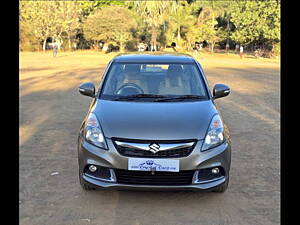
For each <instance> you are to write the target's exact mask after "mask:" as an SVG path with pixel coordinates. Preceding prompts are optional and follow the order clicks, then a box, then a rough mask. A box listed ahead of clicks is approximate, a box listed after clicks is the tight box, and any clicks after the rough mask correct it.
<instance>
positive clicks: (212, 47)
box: [210, 43, 215, 53]
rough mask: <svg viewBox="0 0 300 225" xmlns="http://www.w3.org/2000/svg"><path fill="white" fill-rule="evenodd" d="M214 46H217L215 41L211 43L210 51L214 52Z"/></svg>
mask: <svg viewBox="0 0 300 225" xmlns="http://www.w3.org/2000/svg"><path fill="white" fill-rule="evenodd" d="M214 46H215V43H211V52H210V53H213V52H214Z"/></svg>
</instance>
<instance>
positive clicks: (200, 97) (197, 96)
mask: <svg viewBox="0 0 300 225" xmlns="http://www.w3.org/2000/svg"><path fill="white" fill-rule="evenodd" d="M188 99H190V100H193V99H206V97H205V96H200V95H181V96H174V97H168V98H162V99H156V100H154V101H155V102H167V101H173V100H188Z"/></svg>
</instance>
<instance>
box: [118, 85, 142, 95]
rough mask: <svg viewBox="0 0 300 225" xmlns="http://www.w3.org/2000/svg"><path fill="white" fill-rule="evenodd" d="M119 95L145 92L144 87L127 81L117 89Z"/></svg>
mask: <svg viewBox="0 0 300 225" xmlns="http://www.w3.org/2000/svg"><path fill="white" fill-rule="evenodd" d="M116 94H118V95H134V94H144V91H143V89H142V88H141V87H140V86H138V85H137V84H134V83H126V84H123V85H122V86H121V87H119V88H118V90H117V91H116Z"/></svg>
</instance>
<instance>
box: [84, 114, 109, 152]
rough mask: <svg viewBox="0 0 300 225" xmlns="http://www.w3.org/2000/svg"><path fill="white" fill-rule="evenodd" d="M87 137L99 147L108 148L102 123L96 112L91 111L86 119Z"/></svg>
mask: <svg viewBox="0 0 300 225" xmlns="http://www.w3.org/2000/svg"><path fill="white" fill-rule="evenodd" d="M85 139H86V140H87V141H88V142H90V143H91V144H93V145H95V146H97V147H100V148H104V149H108V148H107V145H106V142H105V138H104V135H103V132H102V130H101V127H100V124H99V122H98V119H97V117H96V115H95V114H94V113H90V115H89V116H88V118H87V120H86V125H85Z"/></svg>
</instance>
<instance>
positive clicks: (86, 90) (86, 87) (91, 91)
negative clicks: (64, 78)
mask: <svg viewBox="0 0 300 225" xmlns="http://www.w3.org/2000/svg"><path fill="white" fill-rule="evenodd" d="M78 89H79V93H80V94H82V95H85V96H89V97H95V86H94V84H93V83H90V82H88V83H83V84H82V85H80V87H79V88H78Z"/></svg>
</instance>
